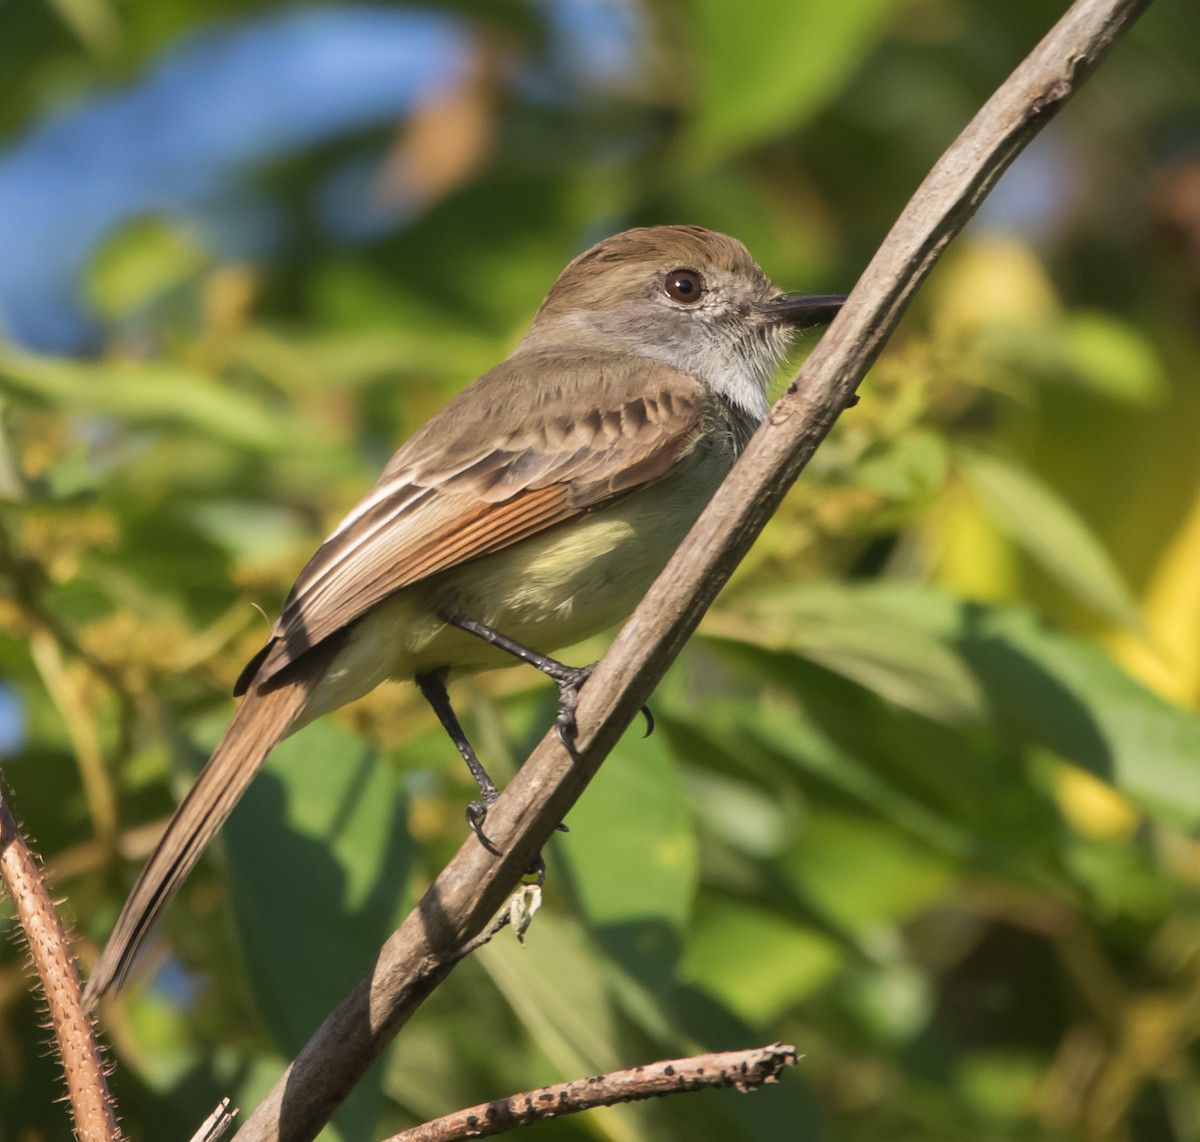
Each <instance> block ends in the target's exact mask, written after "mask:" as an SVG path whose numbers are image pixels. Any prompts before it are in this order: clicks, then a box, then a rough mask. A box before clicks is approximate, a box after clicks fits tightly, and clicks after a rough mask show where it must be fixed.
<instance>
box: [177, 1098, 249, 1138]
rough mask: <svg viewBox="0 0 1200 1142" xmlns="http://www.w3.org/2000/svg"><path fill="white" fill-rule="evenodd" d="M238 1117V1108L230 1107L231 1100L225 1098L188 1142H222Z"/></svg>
mask: <svg viewBox="0 0 1200 1142" xmlns="http://www.w3.org/2000/svg"><path fill="white" fill-rule="evenodd" d="M236 1117H237V1107H236V1106H235V1107H232V1108H231V1107H230V1104H229V1099H227V1098H223V1099H221V1101H220V1102H219V1103H217V1106H216V1109H215V1110H213V1112H212V1114H210V1115H209V1116H208V1117H207V1118H206V1119H205V1120H204V1121H203V1122H202V1123H200V1127H199V1129H198V1130H197V1131H196V1133H195V1134H193V1135H192V1136H191V1138H190V1139H189V1140H188V1142H221V1139H222V1138H224V1137H225V1135H226V1134H228V1133H229V1128H230V1127H231V1126H232V1125H233V1120H234V1119H235V1118H236Z"/></svg>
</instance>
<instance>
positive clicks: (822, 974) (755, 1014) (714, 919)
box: [684, 896, 842, 1023]
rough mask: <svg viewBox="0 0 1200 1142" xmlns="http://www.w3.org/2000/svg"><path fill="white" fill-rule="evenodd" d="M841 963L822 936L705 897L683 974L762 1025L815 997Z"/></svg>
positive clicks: (831, 943)
mask: <svg viewBox="0 0 1200 1142" xmlns="http://www.w3.org/2000/svg"><path fill="white" fill-rule="evenodd" d="M841 961H842V952H841V949H840V948H839V947H838V945H837V944H836V943H835V942H834V941H833V940H831V939H829V938H828V937H827V936H824V935H821V934H819V933H817V932H814V931H812V930H811V929H809V928H807V927H805V926H803V925H801V924H797V923H796V922H795V921H793V920H789V919H786V918H785V917H782V916H779V915H777V914H776V913H774V912H769V911H767V910H765V909H763V908H759V907H756V906H752V905H748V904H746V903H744V902H742V901H740V900H736V899H729V898H722V897H713V896H707V897H704V898H702V899H701V901H700V902H699V904H698V905H697V908H696V917H695V921H694V923H693V926H692V933H691V937H690V939H689V940H688V953H687V958H686V960H685V963H684V971H685V972H686V973H687V975H688V976H689V977H690V978H691V979H692V980H694V981H695V982H696V983H697V984H699V985H700V986H702V987H704V988H705V989H706V990H707V991H709V992H711V993H712V994H714V995H716V996H717V997H718V998H719V999H720V1000H721V1001H722V1002H723V1003H725V1004H727V1005H728V1006H729V1007H730V1008H732V1009H733V1011H734V1012H736V1013H737V1014H738V1015H739V1016H740V1017H741V1018H743V1019H745V1020H747V1021H748V1022H750V1023H764V1022H767V1021H769V1020H771V1019H774V1018H776V1017H777V1016H779V1015H780V1014H782V1013H783V1012H784V1011H786V1010H788V1008H790V1007H792V1006H793V1005H794V1004H796V1003H797V1002H798V1001H799V1000H801V999H803V998H804V997H805V996H808V995H811V994H812V993H813V992H814V991H816V990H817V988H819V987H820V986H821V985H822V984H824V983H825V982H826V981H827V980H828V979H829V978H830V977H831V976H832V975H833V973H834V972H835V971H836V970H837V969H838V967H839V965H840V964H841Z"/></svg>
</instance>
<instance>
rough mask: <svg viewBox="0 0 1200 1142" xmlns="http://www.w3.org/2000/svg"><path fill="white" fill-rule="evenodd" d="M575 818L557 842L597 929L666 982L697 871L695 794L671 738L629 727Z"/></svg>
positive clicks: (625, 962)
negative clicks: (670, 750) (690, 794)
mask: <svg viewBox="0 0 1200 1142" xmlns="http://www.w3.org/2000/svg"><path fill="white" fill-rule="evenodd" d="M570 825H571V832H570V834H568V835H567V836H565V837H562V838H560V839H559V841H558V842H557V844H556V846H555V847H556V851H557V853H558V854H559V856H561V857H562V859H563V860H564V862H565V863H566V866H567V869H568V872H569V875H570V878H571V882H572V884H573V886H574V889H575V891H576V893H577V894H578V897H579V902H580V904H581V906H582V908H583V912H584V915H585V916H586V917H587V919H588V921H589V923H590V924H591V925H593V927H594V928H595V931H596V935H597V938H598V939H599V940H600V943H601V944H602V945H603V946H604V947H605V948H606V949H607V951H608V952H609V953H610V954H611V955H612V956H613V957H614V958H615V959H617V960H618V961H619V962H620V963H621V964H622V966H624V967H625V969H626V970H627V971H629V973H630V974H631V975H633V976H634V977H635V978H636V979H638V980H639V981H641V982H642V983H644V984H646V986H648V987H651V988H655V989H661V988H663V987H666V986H667V985H668V984H669V983H670V981H671V979H672V977H673V974H674V970H675V964H676V961H677V959H678V957H679V954H680V948H681V946H682V942H683V929H684V925H685V924H686V922H687V917H688V914H689V912H690V910H691V904H692V898H693V896H694V895H695V891H696V882H697V879H698V875H699V874H698V868H697V864H698V862H697V851H696V838H695V834H694V830H693V826H692V819H691V814H690V813H689V811H688V807H687V797H686V793H685V790H684V786H683V782H682V780H681V779H680V775H679V772H678V770H677V768H676V766H675V765H674V763H673V762H672V761H671V759H670V757H669V756H668V755H667V749H666V741H665V738H664V737H663V736H661V735H656V736H654V737H652V738H641V737H639V736H638V732H637V729H636V727H635V728H634V729H632V730H631V731H630V733H628V734H626V736H625V738H624V740H623V741H622V742H621V744H620V745H619V746H618V747H617V749H616V750H615V751H614V753H613V756H612V757H611V758H609V760H608V762H607V763H606V764H605V765H604V767H603V768H602V769H601V770H600V773H599V774H598V775H597V776H596V778H595V779H594V780H593V781H592V783H591V785H589V786H588V790H587V793H586V795H585V796H584V797H583V798H582V799H581V800H580V802H579V803H578V805H577V806H576V807H575V808H574V809H573V810H572V811H571V819H570ZM618 829H619V831H620V836H621V841H620V843H619V844H618V843H615V842H614V836H615V835H616V833H617V830H618ZM536 926H537V921H535V922H534V927H535V928H536Z"/></svg>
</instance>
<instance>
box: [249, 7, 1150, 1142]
mask: <svg viewBox="0 0 1200 1142" xmlns="http://www.w3.org/2000/svg"><path fill="white" fill-rule="evenodd" d="M1148 3H1149V0H1077V2H1076V3H1075V4H1073V5H1072V6H1071V8H1070V9H1069V10H1068V12H1067V13H1066V15H1065V16H1064V17H1063V18H1062V19H1061V20H1060V21H1059V22H1058V24H1057V25H1055V27H1054V28H1053V29H1052V30H1051V31H1050V32H1049V34H1048V35H1047V36H1046V37H1045V38H1044V39H1043V40H1042V42H1041V43H1040V44H1038V46H1037V47H1036V48H1035V49H1034V51H1033V52H1032V53H1031V54H1030V55H1029V57H1028V58H1027V59H1026V60H1025V61H1024V62H1023V63H1022V64H1021V65H1020V67H1018V68H1017V70H1016V71H1015V72H1014V73H1013V74H1012V75H1011V76H1010V77H1009V79H1008V80H1007V81H1006V82H1005V83H1004V84H1003V86H1002V87H1001V88H1000V89H999V90H998V91H997V92H996V94H995V95H993V96H992V98H991V99H989V100H988V102H987V104H986V105H985V106H984V107H983V108H982V109H981V110H980V112H979V114H978V115H976V116H975V118H974V120H972V122H971V124H970V125H969V126H968V127H967V128H966V130H965V131H964V132H963V133H962V134H961V135H960V136H959V138H958V139H957V140H955V142H954V143H953V144H952V145H951V146H950V148H949V150H947V152H946V153H945V155H943V156H942V158H941V159H940V160H939V161H938V163H937V165H936V166H935V167H934V168H933V170H932V171H931V172H930V173H929V175H928V176H927V177H926V179H925V181H924V182H923V183H922V184H921V187H920V188H919V189H918V191H917V193H916V194H915V195H914V196H913V198H912V200H911V201H910V202H909V204H908V206H907V207H906V208H905V210H904V212H903V214H902V215H901V216H900V218H899V220H898V221H897V222H896V224H895V226H894V227H893V228H892V231H891V233H890V234H889V235H888V237H887V239H886V240H885V241H884V243H883V245H882V246H881V247H880V248H879V251H878V253H877V254H876V255H875V257H874V259H873V260H872V261H871V264H870V265H869V266H868V268H867V270H866V272H865V273H864V274H863V276H862V278H861V279H860V280H859V282H858V285H857V286H856V287H855V289H854V291H853V293H852V294H851V295H850V298H849V300H848V301H847V302H846V304H845V306H844V307H843V308H842V311H841V313H840V314H839V316H838V317H837V319H836V320H835V321H834V323H833V324H832V325H831V326H830V328H829V330H828V331H827V332H826V333H825V336H824V337H823V338H822V339H821V341H820V343H819V344H818V345H817V347H816V349H815V350H814V351H813V353H812V354H811V355H810V356H809V358H808V361H807V362H806V364H805V366H804V368H803V370H802V371H801V373H800V375H799V376H798V377H797V378H796V380H795V381H794V382H793V383H792V384H791V386H790V387H789V388H788V391H787V393H786V394H785V395H784V396H783V397H782V398H781V399H780V401H779V402H778V403H777V404H776V406H775V408H774V409H773V410H772V412H771V416H770V418H769V422H768V423H767V424H765V425H763V427H762V428H761V429H759V431H758V432H757V433H756V434H755V436H754V439H753V440H752V441H751V442H750V445H749V447H748V448H747V449H746V453H745V455H744V456H743V457H742V458H741V460H740V461H739V462H738V464H737V465H736V466H735V469H734V471H733V472H732V473H731V474H730V476H729V478H728V479H727V480H726V481H725V483H724V484H723V485H722V486H721V488H720V489H718V491H717V494H716V495H715V496H714V497H713V500H712V503H711V504H709V506H708V507H707V508H706V509H705V511H704V514H703V515H702V516H701V517H700V519H699V521H698V522H697V523H696V526H695V527H693V528H692V530H691V532H690V533H689V534H688V536H687V538H686V539H685V540H684V542H683V544H682V545H681V546H680V549H679V551H678V552H677V553H676V554H675V557H674V558H673V559H672V560H671V562H670V564H669V565H668V566H667V568H666V570H665V571H664V572H663V573H662V575H661V576H660V577H659V578H658V580H657V581H656V582H655V584H654V586H653V587H651V589H650V591H649V593H648V594H647V595H646V597H645V598H644V599H643V600H642V602H641V604H640V605H639V606H638V609H637V610H636V611H635V612H634V615H633V617H632V618H631V619H630V620H629V622H628V623H626V625H625V627H624V628H623V629H622V631H621V633H620V634H619V635H618V636H617V639H616V640H615V641H614V643H613V645H612V647H611V648H610V649H609V652H608V653H607V654H606V655H605V656H604V658H603V660H602V661H601V662H600V664H599V665H598V666H597V667H596V670H595V672H594V673H593V674H592V676H591V679H590V680H589V682H588V683H587V685H586V686H585V687H584V688H583V693H582V695H581V698H580V703H579V710H578V717H577V721H578V725H579V730H580V732H579V737H578V741H579V745H580V752H579V754H578V756H576V757H571V756H569V755H568V754H567V753H566V751H565V750H564V749H563V748H562V746H561V745H560V744H559V743H558V740H557V738H556V736H555V735H554V733H549V734H547V736H546V737H545V738H544V739H543V740H542V742H541V743H540V744H539V745H538V746H537V748H536V749H535V750H534V752H533V754H532V755H531V756H530V758H529V760H528V761H527V762H526V763H525V764H524V765H523V766H522V767H521V770H520V771H519V772H518V774H517V775H516V777H515V778H514V779H513V780H512V781H511V782H510V783H509V786H508V788H507V789H506V790H505V792H504V794H503V795H502V796H501V797H500V799H499V800H498V801H497V802H496V803H495V805H494V806H492V807H491V808H490V810H489V812H488V834H489V836H490V837H491V838H492V840H493V841H494V842H495V843H496V845H497V846H498V848H499V849H500V850H501V855H500V856H498V857H494V856H492V855H490V854H489V853H488V852H487V851H486V850H485V849H484V848H483V846H482V845H480V844H479V843H478V842H477V841H476V840H475V839H474V837H471V838H469V839H468V840H467V841H466V842H465V843H464V844H463V846H462V847H461V848H460V849H459V851H458V853H457V854H456V855H455V856H454V858H453V859H452V860H451V862H450V863H449V865H447V866H446V868H445V869H444V870H443V872H442V873H441V875H440V876H439V877H438V878H437V880H436V881H434V883H433V885H432V886H431V887H430V888H429V890H428V891H427V892H426V893H425V896H424V897H423V898H422V899H421V901H420V902H419V903H418V905H417V907H416V909H415V910H414V911H413V912H412V914H411V915H409V917H408V918H407V919H406V920H405V921H404V923H403V924H402V925H401V927H400V928H399V929H398V930H397V931H396V932H395V933H394V934H393V935H392V937H391V938H390V939H389V940H388V941H387V943H386V944H385V945H384V946H383V948H382V949H381V950H380V951H379V953H378V954H377V956H376V958H375V962H374V963H373V964H372V965H371V967H370V969H369V970H368V971H367V972H366V974H365V975H364V976H363V977H362V979H360V980H359V982H358V983H357V984H356V985H355V987H354V988H353V990H352V991H351V992H350V994H349V995H348V996H347V997H346V999H345V1000H343V1001H342V1003H341V1004H340V1005H339V1006H338V1007H337V1008H336V1009H335V1010H334V1011H333V1012H331V1013H330V1015H329V1016H328V1017H327V1018H326V1020H325V1022H324V1023H323V1024H322V1025H321V1026H320V1027H319V1028H318V1029H317V1031H316V1033H315V1034H314V1035H313V1037H312V1039H311V1040H310V1041H309V1043H308V1044H307V1045H306V1046H305V1048H304V1049H303V1050H302V1051H301V1052H300V1054H299V1055H298V1056H297V1057H296V1059H295V1061H294V1062H293V1063H292V1065H291V1066H290V1067H289V1068H288V1069H287V1071H286V1072H285V1073H284V1075H283V1077H282V1078H281V1079H280V1080H279V1081H278V1082H277V1083H276V1084H275V1087H274V1088H273V1089H272V1090H271V1092H270V1093H269V1094H268V1095H267V1097H266V1098H265V1099H264V1100H263V1102H262V1103H261V1104H260V1105H259V1107H258V1108H257V1109H256V1110H255V1111H254V1113H253V1114H252V1115H251V1116H250V1118H249V1119H248V1120H247V1122H246V1124H245V1126H244V1127H243V1128H242V1130H241V1132H240V1133H239V1135H238V1137H239V1140H240V1142H267V1140H271V1142H274V1140H276V1139H279V1140H282V1142H300V1140H306V1139H310V1138H312V1137H314V1136H315V1135H316V1133H317V1132H318V1131H319V1130H320V1128H321V1126H322V1125H323V1124H324V1123H325V1122H326V1121H327V1120H328V1118H329V1116H330V1115H331V1114H332V1113H333V1111H334V1109H335V1108H336V1107H337V1106H338V1105H339V1103H340V1102H341V1101H342V1100H343V1099H344V1098H345V1097H346V1095H347V1094H348V1093H349V1092H350V1091H351V1090H352V1089H353V1087H354V1085H355V1083H356V1082H357V1081H358V1080H359V1078H360V1077H361V1075H362V1073H363V1072H364V1071H365V1070H366V1068H367V1067H368V1066H369V1065H370V1063H371V1062H372V1061H373V1060H374V1059H375V1058H376V1057H377V1056H378V1055H379V1053H380V1052H381V1051H382V1050H383V1049H384V1047H385V1046H387V1044H388V1043H389V1042H391V1040H392V1038H393V1036H394V1035H395V1034H396V1032H397V1031H398V1030H399V1029H400V1027H401V1026H403V1024H404V1023H405V1022H406V1021H407V1020H408V1019H409V1017H410V1016H411V1015H412V1014H413V1012H414V1011H415V1010H416V1009H417V1007H418V1006H420V1004H421V1003H422V1002H423V1001H424V999H425V998H426V996H428V995H429V994H430V992H432V991H433V989H434V988H435V987H437V985H438V984H439V983H441V981H442V980H443V979H444V978H445V977H446V976H447V975H448V974H449V972H450V970H451V969H452V967H453V966H454V964H455V962H457V955H456V951H457V949H459V948H461V947H462V945H463V944H464V943H466V942H467V941H468V940H470V939H471V938H472V937H473V936H474V934H475V933H477V932H479V931H480V930H481V929H482V928H483V927H484V926H485V925H486V924H487V922H488V920H489V919H490V918H491V917H492V916H493V914H494V913H495V912H496V910H497V909H498V908H499V907H500V904H501V902H502V901H503V899H504V897H505V896H506V894H508V893H509V892H511V891H512V888H513V886H514V885H515V884H516V883H517V881H518V880H519V878H520V876H521V874H522V873H523V872H524V871H525V870H526V869H527V868H528V867H529V865H530V862H531V861H532V860H533V859H534V857H535V855H536V854H537V853H538V852H539V851H540V850H541V848H542V846H543V845H545V844H546V842H547V841H548V840H549V838H550V836H551V834H552V833H553V831H554V828H555V826H556V825H557V824H558V822H559V821H561V820H562V819H563V817H564V816H565V814H566V812H567V810H568V809H569V808H570V806H571V805H572V804H573V803H574V802H575V800H576V799H577V798H578V797H579V795H580V793H582V791H583V789H584V787H585V786H586V785H587V783H588V781H589V780H590V779H591V777H592V776H593V775H594V774H595V772H596V770H597V769H598V768H599V766H600V763H601V761H602V760H603V759H604V757H605V756H607V754H608V752H609V750H611V749H612V747H613V745H614V744H615V743H616V741H617V739H618V738H619V737H620V735H621V734H622V733H623V732H624V730H625V729H626V727H627V726H628V725H629V723H630V722H631V721H632V720H633V718H634V717H635V716H636V715H637V712H638V711H639V710H640V709H641V707H642V705H643V704H644V703H645V702H646V700H647V699H648V698H649V696H650V692H651V690H652V689H653V688H654V686H655V685H656V684H657V683H658V681H659V679H660V678H661V677H662V675H663V673H664V672H665V671H666V669H667V666H668V665H669V664H670V663H671V662H672V660H673V659H674V658H675V656H676V654H678V652H679V650H680V648H681V647H682V646H683V644H684V642H686V640H687V638H688V636H689V635H690V634H691V633H692V631H693V630H694V629H695V627H696V625H697V623H698V622H699V621H700V617H701V616H702V615H703V613H704V611H705V610H706V608H707V607H708V606H709V604H710V603H711V602H712V600H713V598H714V597H715V595H716V594H717V592H718V591H719V590H720V588H721V587H722V586H723V585H724V583H725V581H726V580H727V579H728V577H729V575H730V573H731V572H732V571H733V568H734V567H735V566H736V565H737V563H738V562H739V561H740V560H741V558H742V557H743V556H744V555H745V553H746V552H747V550H748V549H749V547H750V545H751V543H752V542H753V541H754V539H755V538H756V537H757V535H758V533H759V532H760V531H761V530H762V528H763V526H764V525H765V524H766V522H767V520H768V519H769V518H770V516H771V514H772V512H774V510H775V509H776V507H778V505H779V502H780V501H781V500H782V499H783V496H784V494H785V493H786V492H787V490H788V489H789V488H790V487H791V485H792V483H793V482H794V480H795V478H796V476H797V475H798V474H799V472H800V470H801V469H802V468H803V467H804V465H805V464H806V463H807V462H808V460H809V458H810V457H811V456H812V454H813V452H814V451H815V449H816V447H817V445H818V444H819V443H820V442H821V441H822V440H823V439H824V438H825V436H826V434H827V433H828V431H829V428H830V426H831V425H832V424H833V422H834V420H835V419H836V418H837V416H838V414H839V413H840V411H841V410H842V409H843V408H845V407H846V406H847V404H848V403H849V402H850V401H851V399H852V396H853V393H854V390H855V388H856V386H857V385H858V383H859V381H860V380H861V379H862V377H863V376H864V374H865V373H866V371H867V369H868V368H869V367H870V365H871V363H872V362H873V361H874V359H875V357H876V356H877V354H878V353H879V350H880V349H881V347H882V346H883V343H884V342H885V341H886V339H887V337H888V336H889V335H890V334H891V332H892V330H893V329H894V328H895V326H896V323H897V321H898V320H899V318H900V314H901V313H902V312H903V310H904V307H905V306H906V305H907V303H908V301H909V299H910V298H911V297H912V295H913V293H914V292H915V290H916V289H917V287H918V285H919V284H920V283H921V281H922V280H923V279H924V278H925V276H926V275H927V274H928V272H929V270H930V269H931V268H932V266H933V265H934V263H935V262H936V260H937V258H938V257H939V255H940V254H941V252H942V251H943V250H944V249H945V247H946V245H947V243H949V241H950V239H951V238H952V237H954V235H955V234H957V233H958V232H959V231H960V230H961V229H962V227H963V226H964V225H965V223H966V221H967V219H968V218H970V216H971V215H972V214H973V213H974V211H975V210H976V208H977V207H978V206H979V203H980V202H981V201H982V200H983V198H984V196H985V195H986V194H987V192H988V191H989V190H990V189H991V188H992V186H994V185H995V183H996V180H997V179H998V178H999V177H1000V175H1001V174H1002V173H1003V171H1004V170H1005V169H1006V168H1007V167H1008V165H1009V163H1011V162H1012V160H1013V159H1014V158H1015V157H1016V156H1017V154H1018V153H1019V152H1020V151H1021V149H1022V148H1023V147H1024V146H1025V145H1026V144H1027V143H1028V142H1029V141H1030V140H1031V139H1032V138H1033V137H1034V136H1035V135H1036V134H1037V133H1038V131H1039V130H1040V129H1041V128H1042V127H1044V126H1045V125H1046V123H1047V122H1049V120H1050V119H1051V118H1052V117H1053V115H1054V114H1055V112H1056V111H1058V110H1059V108H1061V106H1062V105H1063V104H1064V103H1065V102H1066V101H1067V99H1069V98H1070V97H1071V95H1072V94H1074V92H1075V91H1076V89H1077V88H1078V87H1079V85H1080V84H1081V83H1082V82H1083V80H1084V79H1085V78H1086V77H1087V76H1088V75H1089V74H1090V73H1091V72H1092V71H1093V70H1094V69H1095V67H1096V66H1097V65H1098V63H1099V62H1100V60H1101V59H1102V58H1103V57H1104V55H1105V54H1106V53H1107V51H1108V50H1109V48H1111V47H1112V45H1113V43H1114V42H1115V41H1116V39H1117V38H1118V37H1119V36H1120V35H1121V34H1122V33H1123V32H1125V31H1126V30H1127V29H1128V28H1129V26H1130V25H1131V24H1132V23H1133V22H1134V20H1135V19H1136V18H1137V16H1138V15H1139V14H1140V13H1141V12H1142V10H1143V9H1144V8H1145V7H1146V6H1147V5H1148Z"/></svg>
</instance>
